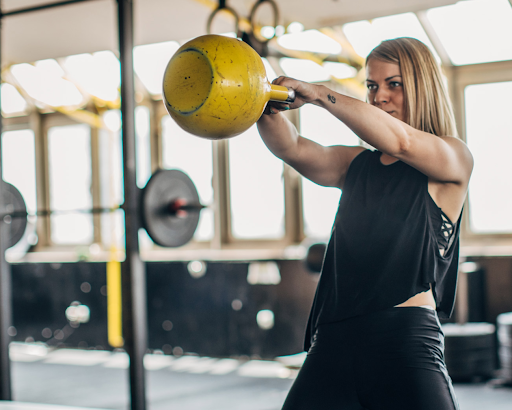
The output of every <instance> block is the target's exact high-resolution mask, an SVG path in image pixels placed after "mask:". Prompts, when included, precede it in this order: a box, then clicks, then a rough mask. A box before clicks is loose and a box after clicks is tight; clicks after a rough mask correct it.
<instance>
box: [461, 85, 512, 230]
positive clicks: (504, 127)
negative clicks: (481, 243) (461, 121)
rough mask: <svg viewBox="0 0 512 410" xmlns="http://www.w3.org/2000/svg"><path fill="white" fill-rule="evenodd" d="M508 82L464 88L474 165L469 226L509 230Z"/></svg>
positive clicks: (511, 136) (511, 129)
mask: <svg viewBox="0 0 512 410" xmlns="http://www.w3.org/2000/svg"><path fill="white" fill-rule="evenodd" d="M511 93H512V82H502V83H492V84H478V85H470V86H468V87H466V90H465V104H466V138H467V143H468V146H469V149H470V150H471V153H472V154H473V157H474V161H475V165H474V170H473V175H472V176H471V181H470V185H469V220H470V228H471V230H472V231H473V232H475V233H487V234H489V233H511V232H512V215H511V214H510V209H512V191H511V190H510V187H511V186H512V162H511V161H510V152H511V151H512V117H511V116H510V113H511V112H512V102H511V101H510V99H509V98H508V96H509V95H510V94H511Z"/></svg>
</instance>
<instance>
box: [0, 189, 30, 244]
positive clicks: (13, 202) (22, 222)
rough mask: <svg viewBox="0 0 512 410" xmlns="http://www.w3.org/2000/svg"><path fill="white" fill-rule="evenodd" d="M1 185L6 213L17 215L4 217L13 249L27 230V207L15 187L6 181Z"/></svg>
mask: <svg viewBox="0 0 512 410" xmlns="http://www.w3.org/2000/svg"><path fill="white" fill-rule="evenodd" d="M1 183H2V194H3V200H4V205H5V212H6V213H16V214H17V215H14V216H10V215H7V216H4V221H5V222H8V226H9V234H8V236H9V242H8V248H11V247H12V246H14V245H16V244H17V243H18V242H19V240H20V239H21V238H22V237H23V234H24V233H25V229H27V207H26V205H25V201H24V200H23V196H22V195H21V193H20V191H18V189H16V187H15V186H13V185H11V184H9V183H8V182H5V181H1Z"/></svg>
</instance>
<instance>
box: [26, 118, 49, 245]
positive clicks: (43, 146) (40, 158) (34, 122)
mask: <svg viewBox="0 0 512 410" xmlns="http://www.w3.org/2000/svg"><path fill="white" fill-rule="evenodd" d="M45 119H46V117H45V116H44V115H42V114H41V113H39V112H38V111H36V110H34V111H32V113H31V114H30V128H31V129H32V131H33V132H34V144H35V151H36V153H35V154H36V155H35V158H36V204H37V209H50V184H49V181H50V172H49V166H48V126H47V124H46V121H45ZM36 232H37V237H38V241H37V249H38V250H40V249H41V248H43V247H45V246H49V245H51V223H50V216H48V215H46V216H39V217H38V218H37V224H36Z"/></svg>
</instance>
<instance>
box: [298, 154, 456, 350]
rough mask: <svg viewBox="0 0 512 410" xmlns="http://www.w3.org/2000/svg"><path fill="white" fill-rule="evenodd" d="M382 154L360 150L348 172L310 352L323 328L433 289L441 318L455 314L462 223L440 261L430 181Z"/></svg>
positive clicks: (439, 222)
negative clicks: (386, 161)
mask: <svg viewBox="0 0 512 410" xmlns="http://www.w3.org/2000/svg"><path fill="white" fill-rule="evenodd" d="M380 156H381V152H379V151H369V150H365V151H362V152H361V153H360V154H359V155H358V156H356V158H354V160H353V161H352V163H351V164H350V167H349V169H348V172H347V176H346V180H345V185H344V187H343V192H342V195H341V199H340V203H339V207H338V212H337V214H336V219H335V221H334V225H333V229H332V232H331V238H330V240H329V244H328V246H327V250H326V254H325V258H324V264H323V267H322V272H321V275H320V281H319V283H318V287H317V290H316V294H315V299H314V301H313V307H312V309H311V313H310V317H309V321H308V326H307V330H306V338H305V343H304V347H305V350H308V349H309V347H310V343H311V337H312V336H313V335H314V333H315V330H316V327H317V326H318V325H319V324H322V323H331V322H337V321H340V320H343V319H346V318H349V317H354V316H358V315H363V314H367V313H371V312H375V311H378V310H382V309H386V308H389V307H393V306H396V305H398V304H400V303H403V302H405V301H406V300H407V299H409V298H410V297H412V296H414V295H416V294H417V293H420V292H424V291H427V290H429V289H430V285H431V284H432V290H433V295H434V298H435V301H436V305H437V312H438V315H439V317H440V318H449V317H450V316H451V313H452V310H453V304H454V300H455V288H456V283H457V271H458V259H459V231H460V219H461V217H459V220H458V221H457V223H456V224H454V229H453V236H452V238H453V239H452V241H451V244H450V246H449V248H448V249H447V250H446V252H445V253H444V255H443V256H441V253H440V251H439V248H440V246H441V247H442V245H443V244H442V243H441V242H442V237H441V238H439V236H440V235H442V234H443V232H442V229H443V226H444V225H443V221H445V220H446V219H447V217H446V215H444V213H443V212H442V211H441V209H440V208H439V207H438V206H437V205H436V203H435V202H434V200H433V199H432V197H431V196H430V194H429V192H428V177H427V176H426V175H425V174H423V173H421V172H420V171H418V170H416V169H415V168H413V167H411V166H410V165H407V164H406V163H404V162H402V161H397V162H394V163H392V164H390V165H383V164H382V163H381V161H380ZM461 214H462V213H461ZM445 242H446V241H445Z"/></svg>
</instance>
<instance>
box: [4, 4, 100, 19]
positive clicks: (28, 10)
mask: <svg viewBox="0 0 512 410" xmlns="http://www.w3.org/2000/svg"><path fill="white" fill-rule="evenodd" d="M85 1H91V0H67V1H60V2H58V3H48V4H42V5H40V6H36V7H27V8H25V9H17V10H11V11H8V12H7V13H2V14H1V17H7V16H14V15H17V14H24V13H31V12H33V11H41V10H46V9H51V8H54V7H60V6H67V5H69V4H73V3H83V2H85Z"/></svg>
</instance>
